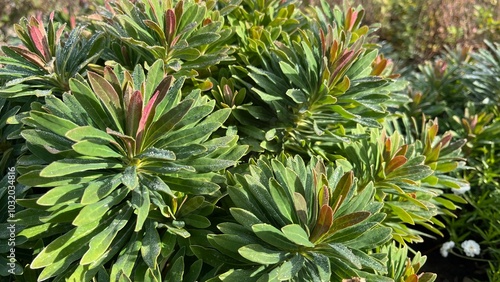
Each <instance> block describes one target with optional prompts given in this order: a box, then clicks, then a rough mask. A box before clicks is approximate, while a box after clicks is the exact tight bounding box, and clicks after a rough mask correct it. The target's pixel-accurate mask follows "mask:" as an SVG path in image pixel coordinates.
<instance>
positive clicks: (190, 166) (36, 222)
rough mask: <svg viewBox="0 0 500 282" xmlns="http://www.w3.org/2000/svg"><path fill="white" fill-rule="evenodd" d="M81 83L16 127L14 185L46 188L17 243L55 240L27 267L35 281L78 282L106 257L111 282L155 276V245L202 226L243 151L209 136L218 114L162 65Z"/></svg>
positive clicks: (21, 220) (232, 139) (24, 216)
mask: <svg viewBox="0 0 500 282" xmlns="http://www.w3.org/2000/svg"><path fill="white" fill-rule="evenodd" d="M88 78H89V79H88V80H89V82H86V81H84V80H82V79H72V80H71V81H70V87H71V94H69V93H66V94H64V95H63V97H62V100H61V99H58V98H56V97H52V96H49V97H47V98H46V103H45V105H43V106H42V105H40V104H33V105H32V110H31V111H30V112H29V115H28V116H27V117H25V118H24V119H23V123H24V124H25V125H26V126H27V127H26V129H25V130H23V132H22V136H23V137H24V138H25V139H26V140H27V146H28V148H29V149H30V151H31V152H32V153H33V154H32V155H29V156H25V157H23V158H22V159H20V161H19V167H18V169H19V171H20V172H21V174H22V175H21V177H20V178H19V181H20V182H21V183H23V184H25V185H29V186H32V187H35V188H34V189H36V190H35V191H42V190H39V189H43V190H46V189H47V188H48V190H46V191H45V192H44V193H40V194H39V192H38V193H37V192H35V195H34V196H35V197H33V198H32V199H26V200H23V201H20V204H21V205H23V206H25V207H26V209H25V210H24V211H22V212H19V213H18V215H17V216H16V221H15V222H16V223H17V224H18V225H19V226H23V228H24V230H23V231H21V232H20V233H19V234H18V236H23V237H26V239H27V240H38V239H39V238H44V237H47V236H55V238H57V239H54V240H52V242H50V244H48V245H47V246H46V247H45V248H44V249H43V250H42V251H41V252H40V253H39V254H38V255H37V256H36V258H35V259H34V260H33V262H32V263H31V268H34V269H38V268H44V270H43V271H42V272H41V274H40V276H39V279H41V280H44V279H47V278H49V277H53V276H58V277H66V278H69V279H76V280H81V281H86V280H88V279H90V278H92V277H94V276H95V275H96V274H97V272H98V271H99V269H100V268H101V267H102V266H103V265H104V264H105V263H107V262H109V261H112V260H116V262H115V264H114V265H113V267H112V268H111V269H110V270H111V274H110V275H111V278H112V279H118V278H119V277H121V276H123V277H130V278H131V279H133V280H136V279H141V278H142V279H146V278H145V277H156V279H160V278H161V269H162V268H161V265H162V260H163V259H165V258H164V257H163V256H161V254H160V253H161V249H160V248H159V246H160V245H161V244H162V238H166V237H168V236H167V235H165V234H169V233H173V234H177V235H179V236H182V237H189V236H190V234H189V231H188V230H189V228H197V227H199V228H204V227H207V226H209V225H210V221H209V220H208V219H207V218H206V217H205V216H206V215H208V214H210V210H211V208H210V206H212V208H213V204H211V203H210V201H211V200H210V199H216V198H217V197H219V196H218V195H219V194H220V192H218V190H219V188H220V187H219V185H218V184H217V183H221V182H223V181H224V177H223V176H222V175H220V174H219V173H218V171H219V170H223V169H225V168H227V167H229V166H234V165H235V164H236V161H237V160H238V159H239V158H240V157H241V156H242V155H243V154H244V153H245V151H246V150H247V148H246V147H245V146H240V145H237V144H236V142H237V138H238V137H237V136H220V137H214V136H212V134H213V133H214V132H215V131H216V130H217V129H219V128H220V126H221V125H222V123H224V121H225V119H226V118H227V117H228V115H229V110H217V111H214V105H215V104H214V102H213V101H209V100H208V99H207V98H205V97H202V96H201V95H200V91H199V90H195V91H192V92H191V93H189V94H188V95H187V96H186V97H182V91H181V89H182V84H183V81H184V79H183V78H179V79H178V80H174V78H173V77H172V76H165V70H164V68H163V62H162V61H158V62H156V63H155V64H153V65H152V66H151V68H150V69H149V72H148V74H147V75H145V74H144V71H143V69H142V68H140V67H137V68H136V69H135V70H134V72H133V73H129V72H128V71H126V70H124V69H123V68H121V67H119V66H116V67H115V68H114V69H111V68H108V67H106V68H105V69H104V75H103V76H100V75H98V74H95V73H92V72H90V73H89V74H88ZM210 137H211V138H210ZM37 187H40V188H37ZM42 187H43V188H42ZM207 208H208V209H207ZM33 215H36V216H35V217H36V218H33ZM165 236H166V237H165ZM122 249H123V250H128V251H127V252H123V251H122V252H120V250H122ZM135 257H139V258H140V259H138V260H137V259H136V258H135ZM132 258H133V259H132ZM77 260H79V263H77V264H75V263H74V262H75V261H77ZM131 260H132V261H131ZM137 267H139V268H140V269H142V273H141V272H140V271H139V272H137V271H134V272H132V270H133V269H135V268H137ZM67 268H70V269H71V270H70V271H64V270H65V269H67ZM134 277H135V278H134Z"/></svg>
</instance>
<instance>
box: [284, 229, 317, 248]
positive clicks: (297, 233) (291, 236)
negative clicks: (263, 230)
mask: <svg viewBox="0 0 500 282" xmlns="http://www.w3.org/2000/svg"><path fill="white" fill-rule="evenodd" d="M281 231H282V232H283V234H284V235H285V237H286V238H287V239H288V240H290V241H292V242H294V243H295V244H298V245H301V246H305V247H311V248H313V247H314V244H313V243H311V242H310V241H309V235H308V234H307V233H306V231H305V230H304V229H303V228H302V227H301V226H300V225H297V224H290V225H287V226H284V227H282V228H281Z"/></svg>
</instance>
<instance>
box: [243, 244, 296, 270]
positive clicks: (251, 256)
mask: <svg viewBox="0 0 500 282" xmlns="http://www.w3.org/2000/svg"><path fill="white" fill-rule="evenodd" d="M238 253H240V255H241V256H242V257H244V258H246V259H247V260H249V261H252V262H255V263H260V264H265V265H269V264H277V263H279V262H280V261H283V260H284V259H285V257H286V254H287V253H286V252H283V251H274V250H270V249H267V248H264V247H262V246H261V245H258V244H251V245H247V246H244V247H241V248H240V249H239V250H238Z"/></svg>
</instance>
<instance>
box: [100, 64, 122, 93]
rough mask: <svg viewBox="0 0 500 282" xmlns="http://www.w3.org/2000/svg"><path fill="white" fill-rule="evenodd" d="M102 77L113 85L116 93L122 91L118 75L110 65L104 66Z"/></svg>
mask: <svg viewBox="0 0 500 282" xmlns="http://www.w3.org/2000/svg"><path fill="white" fill-rule="evenodd" d="M104 79H106V80H107V81H108V82H109V83H110V84H111V85H112V86H113V88H114V89H115V91H116V93H120V92H121V91H122V86H121V83H120V80H118V77H117V76H116V74H115V73H114V72H113V69H112V68H111V67H110V66H106V67H104Z"/></svg>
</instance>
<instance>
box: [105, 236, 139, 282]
mask: <svg viewBox="0 0 500 282" xmlns="http://www.w3.org/2000/svg"><path fill="white" fill-rule="evenodd" d="M140 234H141V233H138V232H133V233H132V237H131V238H130V240H129V242H128V243H127V245H126V246H125V247H124V248H123V249H122V251H121V252H120V254H119V256H118V259H117V260H116V261H115V263H114V264H113V266H112V268H111V275H110V278H111V281H114V280H118V279H119V277H120V276H125V277H126V276H130V275H131V273H132V271H133V269H134V266H135V263H136V261H137V254H138V252H139V250H140V249H141V245H142V236H141V235H140ZM128 281H131V280H130V279H129V280H128Z"/></svg>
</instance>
